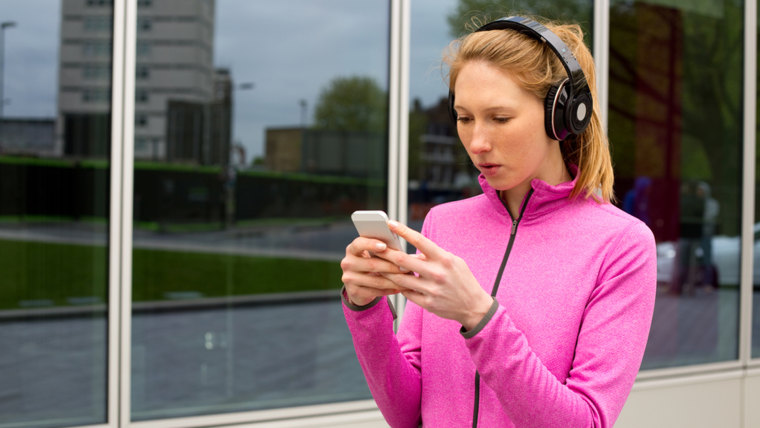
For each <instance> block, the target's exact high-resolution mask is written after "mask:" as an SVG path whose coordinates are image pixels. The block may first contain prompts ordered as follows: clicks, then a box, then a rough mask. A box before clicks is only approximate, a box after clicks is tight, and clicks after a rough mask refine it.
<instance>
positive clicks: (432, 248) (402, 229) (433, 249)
mask: <svg viewBox="0 0 760 428" xmlns="http://www.w3.org/2000/svg"><path fill="white" fill-rule="evenodd" d="M388 226H389V227H390V229H391V231H393V232H394V233H395V234H396V235H398V236H400V237H402V238H404V239H405V240H406V242H408V243H410V244H412V245H413V246H414V248H416V249H418V250H419V251H420V252H421V253H423V254H425V256H427V257H428V258H431V257H433V258H434V257H435V256H437V255H439V254H441V252H443V250H442V249H441V247H439V246H438V245H436V244H435V243H434V242H433V241H431V240H429V239H427V238H426V237H425V236H423V235H422V234H421V233H419V232H417V231H416V230H414V229H412V228H410V227H408V226H406V225H403V224H401V223H399V222H397V221H393V220H390V221H389V222H388Z"/></svg>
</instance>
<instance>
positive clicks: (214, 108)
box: [0, 0, 760, 428]
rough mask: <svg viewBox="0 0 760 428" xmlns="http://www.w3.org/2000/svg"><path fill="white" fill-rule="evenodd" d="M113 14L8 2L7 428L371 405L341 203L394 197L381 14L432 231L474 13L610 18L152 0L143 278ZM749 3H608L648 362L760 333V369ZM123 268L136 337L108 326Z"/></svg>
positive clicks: (131, 123)
mask: <svg viewBox="0 0 760 428" xmlns="http://www.w3.org/2000/svg"><path fill="white" fill-rule="evenodd" d="M115 3H116V5H117V6H119V5H121V6H120V7H122V8H123V7H124V3H123V2H121V1H117V2H114V1H113V0H5V1H3V2H0V344H3V348H2V352H0V379H2V380H1V381H0V384H1V385H2V387H0V428H11V427H21V426H24V427H64V426H82V425H104V424H109V425H110V426H114V425H116V426H118V425H119V423H120V422H119V421H118V420H113V418H111V419H109V415H111V416H113V415H115V414H118V412H114V411H113V410H114V408H115V407H120V408H121V409H122V410H124V409H125V408H126V409H127V412H126V413H125V414H128V416H127V417H126V419H129V420H130V421H133V422H146V423H148V424H150V421H158V422H156V423H157V424H163V423H169V422H167V421H166V419H169V418H188V417H194V416H209V417H212V418H213V417H214V416H215V415H220V417H221V416H229V415H230V414H233V413H239V414H241V415H243V416H240V419H238V420H234V421H232V422H225V423H242V422H247V421H249V420H256V418H257V417H258V416H256V415H258V414H260V413H261V412H259V413H257V412H256V411H259V410H276V409H280V410H282V409H287V408H302V409H307V410H304V412H306V413H304V414H306V415H307V416H308V415H325V414H330V413H340V412H343V411H346V410H341V411H340V412H336V411H335V410H334V409H333V408H330V405H331V404H336V403H339V404H340V403H343V404H348V403H350V402H357V401H358V402H361V401H363V400H368V401H367V403H369V404H367V405H366V406H364V407H361V406H359V407H357V409H359V410H367V409H371V408H372V404H371V401H369V400H371V395H370V392H369V390H368V389H367V386H366V383H365V380H364V378H363V376H362V373H361V370H360V367H359V365H358V362H357V361H356V357H355V353H354V350H353V346H352V343H351V338H350V335H349V333H348V331H347V328H346V324H345V321H344V320H343V315H342V312H341V305H340V301H339V298H338V290H339V289H340V286H341V270H340V266H339V260H340V259H341V258H342V257H343V254H344V251H345V246H346V244H347V243H348V242H350V241H351V240H352V239H353V237H354V236H355V235H356V231H355V229H354V228H353V225H352V224H351V222H350V220H349V216H350V213H351V212H352V211H354V210H356V209H388V206H389V204H388V202H389V197H391V198H392V197H394V192H393V191H392V189H390V188H389V186H388V175H389V170H393V168H390V167H391V165H389V163H388V153H389V150H390V148H391V145H393V144H398V142H397V141H396V140H395V138H394V136H393V135H389V132H388V130H389V129H393V126H392V121H393V117H391V112H392V111H393V108H392V107H393V106H391V105H390V103H391V100H392V99H393V97H390V96H389V93H390V91H391V88H390V86H391V85H390V82H391V80H392V77H393V74H392V73H397V72H398V70H393V69H392V58H393V57H392V55H393V53H392V49H391V43H392V40H393V38H392V37H391V31H394V30H392V28H394V25H393V24H394V19H398V17H396V18H394V15H393V10H394V9H393V8H394V7H396V6H398V4H400V3H403V4H406V5H408V6H409V12H410V16H409V18H410V28H409V31H410V34H409V36H410V46H409V51H408V52H406V53H404V52H403V51H402V54H401V55H408V59H409V70H408V71H409V79H410V80H409V94H408V95H409V97H408V99H409V106H408V114H409V116H408V118H409V122H408V124H409V129H408V131H409V134H408V144H409V151H408V160H409V161H408V177H409V182H408V200H406V201H396V202H397V204H398V205H399V206H400V207H401V208H402V209H407V211H406V213H407V214H406V215H407V218H408V222H409V224H410V225H411V226H412V227H414V228H416V229H418V230H419V228H420V227H421V225H422V220H423V219H424V216H425V214H426V213H427V211H428V210H429V208H430V207H432V206H433V205H435V204H438V203H441V202H445V201H450V200H455V199H460V198H464V197H468V196H471V195H474V194H477V193H479V192H480V188H479V186H478V185H477V180H476V173H477V171H476V170H475V169H474V168H473V167H472V166H471V164H470V161H469V159H468V158H467V155H466V153H465V152H464V150H463V149H462V147H461V143H460V142H459V140H458V138H457V136H456V132H455V129H454V127H453V126H452V124H451V122H450V119H449V118H448V113H447V91H448V89H447V87H446V79H445V70H444V69H443V68H442V63H441V55H442V52H443V50H444V49H445V47H446V46H447V44H448V43H449V42H450V41H451V40H452V39H453V38H454V37H457V36H459V35H461V34H463V33H464V32H465V31H467V28H468V27H467V26H468V23H470V24H471V22H472V21H471V18H473V17H477V18H481V19H493V18H498V17H501V16H505V15H511V14H515V13H529V14H537V15H544V16H550V17H554V18H557V19H560V20H571V21H575V22H579V23H580V24H581V25H582V27H583V29H584V32H585V34H586V42H587V44H588V45H589V46H592V45H593V39H594V38H593V36H594V31H595V30H597V31H598V29H599V27H598V26H596V25H595V24H597V23H595V22H594V14H593V12H594V9H593V8H594V2H593V1H591V0H563V1H523V0H510V1H501V2H498V1H491V0H482V1H479V0H440V1H434V0H411V1H408V3H407V2H397V1H396V0H371V1H363V2H355V1H350V0H318V1H314V0H312V1H307V0H293V1H290V2H286V3H287V4H283V5H280V4H279V3H277V2H263V1H250V0H139V1H137V2H135V3H136V8H137V16H136V19H135V20H134V21H131V22H132V24H133V25H134V30H135V33H136V40H134V43H135V63H134V70H130V73H133V74H134V82H135V88H134V93H131V94H129V95H128V96H129V97H130V99H131V100H134V109H135V111H134V118H132V117H131V116H130V117H128V118H127V119H125V120H124V126H127V127H130V128H131V130H133V131H134V140H133V141H131V142H130V143H133V144H134V168H133V169H132V170H131V171H124V175H125V176H127V175H131V177H132V178H131V180H133V189H134V190H133V193H132V194H131V195H126V198H131V200H132V204H133V213H132V216H133V217H132V230H133V233H132V240H131V241H130V242H127V246H129V245H131V258H130V259H131V265H130V264H128V263H124V265H123V266H122V265H121V264H120V265H119V266H112V265H110V262H109V260H111V259H109V249H110V248H111V246H113V245H114V240H115V238H112V237H111V236H109V228H110V227H111V224H110V220H109V215H110V212H109V207H110V203H111V202H112V198H114V195H111V194H110V189H111V187H110V186H111V183H110V181H111V163H110V156H111V145H112V141H111V140H112V136H111V127H112V120H113V118H112V110H113V111H114V112H116V111H117V109H115V108H114V107H113V106H118V104H113V106H112V103H120V102H123V100H113V99H112V93H114V92H113V91H112V89H113V85H115V84H116V83H113V85H112V79H114V77H113V76H112V74H113V73H114V66H113V65H112V62H113V58H112V56H113V55H114V52H117V53H118V52H121V51H120V50H119V49H117V48H116V47H115V46H114V42H113V40H115V39H116V38H115V37H114V35H113V31H114V29H118V28H119V26H118V25H115V24H116V23H118V22H123V19H124V16H123V15H124V11H123V10H118V8H117V10H116V11H115V10H114V6H115ZM744 8H745V4H744V2H743V1H738V0H720V1H713V2H678V1H675V0H650V1H633V0H612V1H611V2H610V10H609V20H610V22H609V39H608V42H609V51H608V52H607V53H608V55H609V56H608V62H609V70H608V73H607V75H605V76H602V79H603V80H606V83H607V86H608V88H609V94H608V100H609V101H608V103H607V105H606V106H605V107H606V112H607V122H608V129H609V136H610V144H611V150H612V153H613V162H614V166H615V175H616V187H615V193H616V197H617V201H616V204H618V205H619V206H620V207H621V208H622V209H624V210H626V211H628V212H629V213H631V214H632V215H635V216H637V217H639V218H640V219H641V220H642V221H644V222H646V223H647V224H648V225H649V227H650V228H651V229H652V231H653V232H654V235H655V237H656V241H657V253H658V272H657V277H658V294H657V300H656V307H655V314H654V320H653V325H652V330H651V333H650V339H649V343H648V347H647V352H646V355H645V357H644V361H643V364H642V370H644V371H645V372H646V371H650V370H651V369H664V368H684V367H694V368H695V370H696V371H698V370H699V369H700V365H702V364H707V363H717V362H725V363H732V362H733V363H737V365H738V362H739V361H742V362H743V363H746V364H749V365H750V366H751V365H752V364H753V363H757V361H758V360H754V361H751V362H747V361H746V357H744V356H742V355H740V353H739V349H740V344H746V343H748V342H747V341H749V340H751V357H752V358H756V359H757V358H760V247H758V245H757V243H758V242H760V241H759V240H758V239H759V238H758V235H760V226H758V224H760V210H759V209H758V208H757V207H758V206H760V205H759V204H760V202H759V201H760V182H758V177H760V169H758V168H760V167H758V168H756V171H754V175H753V176H752V177H753V179H754V180H756V181H755V189H756V197H755V209H754V220H755V221H754V223H755V227H754V229H753V230H754V244H755V246H754V259H753V260H752V263H753V265H752V268H753V272H754V274H753V275H752V283H753V284H752V286H753V294H752V296H753V308H754V310H753V316H752V319H751V323H752V325H751V332H752V333H751V338H743V337H740V334H739V332H740V328H739V327H740V306H741V305H740V303H741V297H740V294H741V293H740V271H741V256H742V254H741V242H742V241H741V239H742V237H741V224H742V185H743V181H742V180H743V178H742V177H743V171H742V155H743V147H744V144H745V142H744V141H743V139H744V135H743V126H744V122H743V120H744V119H743V118H744V107H743V106H744V104H743V103H744V97H746V96H756V94H748V93H746V91H745V90H744V87H743V84H742V82H743V81H744V80H743V79H744V75H743V67H744V62H745V61H746V60H748V59H749V58H745V57H744V51H743V49H744V48H743V41H744V39H743V37H744V32H745V28H744V19H745V16H744ZM41 10H45V11H46V12H45V13H40V12H39V11H41ZM397 30H398V29H397ZM601 54H603V53H599V52H595V55H601ZM754 77H755V76H753V78H754ZM114 82H115V80H114ZM758 86H760V80H758ZM116 93H118V91H117V92H116ZM396 107H399V106H396ZM406 108H407V106H403V108H401V110H402V112H406V110H405V109H406ZM114 116H116V115H114ZM758 117H760V116H758ZM758 123H760V120H758V121H757V122H756V124H758ZM758 132H760V126H758ZM119 143H120V142H117V144H119ZM757 151H758V153H760V147H758V150H757ZM759 165H760V164H759ZM399 167H403V166H399ZM114 170H115V171H116V170H117V169H116V167H115V166H114ZM750 175H751V174H750ZM394 200H395V199H394ZM410 251H413V249H411V248H410ZM119 263H123V259H122V260H121V261H120V262H119ZM120 268H125V269H130V271H131V276H132V282H131V283H130V284H119V285H120V286H121V287H127V288H128V289H129V290H131V296H132V301H131V302H130V303H131V313H130V315H129V317H130V318H129V319H130V323H131V328H130V330H131V337H129V339H130V340H127V341H124V342H120V340H121V337H120V335H123V334H124V333H123V332H124V330H120V329H118V328H114V326H113V324H110V325H109V316H113V314H112V313H110V312H109V287H112V286H113V284H109V272H110V270H111V269H120ZM117 276H118V275H117ZM110 277H111V278H114V277H115V276H113V275H111V276H110ZM112 291H113V290H112ZM115 300H116V299H115ZM110 303H111V306H112V307H113V306H114V303H121V302H110ZM109 331H116V332H118V334H116V336H113V335H109ZM124 337H128V336H127V335H124ZM742 340H744V341H743V342H742ZM114 342H116V343H126V344H128V346H127V348H128V349H127V350H126V351H124V352H129V354H128V355H129V356H130V360H131V365H130V366H129V367H128V368H127V370H126V372H122V373H121V374H123V375H125V376H128V377H129V378H128V382H129V385H130V391H129V398H130V399H129V406H128V407H126V406H124V407H122V406H121V405H122V402H123V401H124V397H119V396H110V395H109V390H112V389H111V387H113V386H114V384H117V386H118V385H120V384H119V383H118V382H120V380H119V377H118V376H114V373H115V372H114V371H111V376H109V369H113V368H114V364H115V365H118V364H119V363H118V359H119V356H118V355H109V352H108V349H109V343H111V344H113V343H114ZM117 348H118V347H113V348H111V349H117ZM668 373H671V374H672V373H673V372H668ZM113 390H117V391H118V390H119V389H118V388H115V389H113ZM319 405H326V406H323V407H320V406H319ZM336 405H337V404H336ZM305 406H306V407H305ZM308 406H315V407H313V408H317V409H319V410H314V413H309V412H311V410H309V409H312V408H311V407H308ZM324 409H327V410H324ZM352 410H356V409H352ZM349 411H351V410H349ZM245 412H251V413H245ZM233 416H234V415H233ZM284 417H285V418H286V417H289V416H288V415H286V416H284ZM276 418H282V416H277V417H276ZM192 423H193V424H195V422H192ZM171 424H173V425H172V426H175V425H178V424H179V425H181V424H182V423H180V422H176V421H174V422H171ZM196 425H197V424H196ZM209 425H214V423H213V422H210V423H209Z"/></svg>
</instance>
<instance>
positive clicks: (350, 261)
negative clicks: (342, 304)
mask: <svg viewBox="0 0 760 428" xmlns="http://www.w3.org/2000/svg"><path fill="white" fill-rule="evenodd" d="M386 251H388V246H387V245H386V244H385V243H384V242H383V241H380V240H377V239H370V238H363V237H358V238H356V239H354V240H353V242H351V243H350V244H348V247H346V256H345V257H344V258H343V260H341V262H340V267H341V269H343V277H342V281H343V284H344V285H345V286H346V295H347V297H348V300H349V301H350V302H351V303H353V304H354V305H357V306H364V305H367V304H369V303H370V302H372V301H373V300H375V298H377V297H378V296H387V295H389V294H396V293H398V292H400V291H401V290H400V289H399V287H398V285H396V284H395V283H394V282H393V281H391V280H390V279H388V278H386V277H385V276H384V275H388V274H396V273H399V274H400V273H401V271H400V270H399V269H398V267H397V266H396V265H394V264H393V263H391V262H389V261H387V260H385V259H382V258H380V257H373V256H372V255H371V254H374V255H376V256H377V255H382V254H383V253H384V252H386Z"/></svg>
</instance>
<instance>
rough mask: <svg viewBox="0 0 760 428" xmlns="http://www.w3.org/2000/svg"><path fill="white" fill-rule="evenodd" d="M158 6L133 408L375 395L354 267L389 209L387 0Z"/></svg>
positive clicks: (139, 227)
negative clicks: (369, 222)
mask: <svg viewBox="0 0 760 428" xmlns="http://www.w3.org/2000/svg"><path fill="white" fill-rule="evenodd" d="M144 5H145V3H140V4H139V5H138V17H140V16H142V14H144V13H147V12H149V13H150V16H151V19H153V20H154V22H166V25H155V26H153V28H152V31H151V35H150V38H148V37H144V38H143V36H142V35H141V33H140V32H138V47H139V46H141V45H142V46H145V47H146V49H147V50H151V49H153V53H154V54H155V59H153V57H152V56H151V57H146V58H140V67H141V68H143V67H144V68H145V69H146V70H147V69H148V68H149V69H150V70H152V71H155V72H152V73H144V74H143V75H142V76H141V80H140V85H141V88H145V90H147V91H149V92H150V103H148V104H140V103H136V105H135V110H136V112H135V114H136V117H138V118H139V117H146V118H147V117H148V115H149V116H150V121H149V122H147V123H146V125H147V126H145V127H144V128H136V129H135V141H136V148H135V169H134V248H133V262H134V264H133V285H132V286H133V299H134V300H133V308H134V311H133V320H132V333H133V334H132V388H133V389H132V399H131V403H132V419H133V420H146V419H160V418H167V417H180V416H191V415H200V414H210V413H223V412H236V411H244V410H256V409H269V408H278V407H289V406H301V405H312V404H320V403H334V402H341V401H353V400H360V399H369V398H370V394H369V390H368V389H367V386H366V382H365V380H364V377H363V376H362V373H361V369H360V367H359V365H358V362H357V361H356V355H355V353H354V350H353V345H352V343H351V337H350V335H349V333H348V330H347V328H346V324H345V321H344V320H343V314H342V312H341V304H340V300H339V295H338V291H339V289H340V286H341V281H340V277H341V270H340V266H339V261H340V259H341V258H342V257H343V254H344V253H345V247H346V245H347V244H348V243H349V242H350V241H351V240H352V239H353V238H354V236H356V231H355V229H354V228H353V225H352V223H351V222H350V214H351V212H352V211H354V210H356V209H368V208H372V209H384V208H385V207H386V201H387V184H386V181H387V165H386V163H387V157H388V155H387V152H388V144H387V140H388V135H387V128H388V79H389V77H388V68H389V64H388V56H389V49H388V34H389V27H390V25H389V10H390V4H389V1H387V0H382V1H381V0H373V1H363V2H355V1H351V0H320V1H313V0H308V1H307V0H298V1H291V2H287V3H286V4H285V3H283V4H280V3H278V2H262V1H250V0H218V1H216V2H209V1H205V0H154V1H153V2H152V3H151V4H150V7H149V9H145V8H144ZM338 11H339V13H337V12H338ZM174 18H181V19H174ZM169 23H171V25H170V24H169ZM304 34H307V35H308V36H307V37H304ZM154 40H160V41H161V45H154V44H153V41H154ZM273 40H274V41H276V43H271V41H273ZM135 96H136V97H137V98H139V96H140V95H139V94H138V93H136V94H135Z"/></svg>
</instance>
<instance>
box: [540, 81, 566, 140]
mask: <svg viewBox="0 0 760 428" xmlns="http://www.w3.org/2000/svg"><path fill="white" fill-rule="evenodd" d="M561 86H562V84H560V85H552V86H551V87H550V88H549V92H547V93H546V98H544V128H545V129H546V135H548V136H549V138H551V139H552V140H561V138H559V136H558V135H557V125H560V126H561V127H563V126H562V122H559V123H558V122H557V119H556V116H557V111H558V110H560V111H561V110H562V109H561V108H559V106H558V105H557V100H558V93H559V90H560V87H561ZM563 128H564V127H563Z"/></svg>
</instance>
